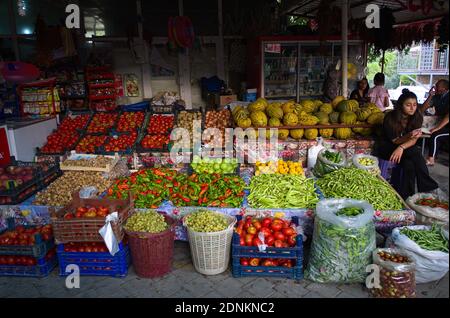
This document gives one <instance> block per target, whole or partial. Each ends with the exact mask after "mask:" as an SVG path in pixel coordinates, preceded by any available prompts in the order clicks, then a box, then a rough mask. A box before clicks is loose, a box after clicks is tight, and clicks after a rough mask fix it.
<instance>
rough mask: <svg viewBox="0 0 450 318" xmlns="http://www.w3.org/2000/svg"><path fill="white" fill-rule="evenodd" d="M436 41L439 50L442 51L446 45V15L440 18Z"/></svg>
mask: <svg viewBox="0 0 450 318" xmlns="http://www.w3.org/2000/svg"><path fill="white" fill-rule="evenodd" d="M437 35H438V38H437V43H438V44H439V52H444V51H445V50H446V49H447V46H448V41H449V40H448V16H445V17H443V18H442V19H441V22H440V23H439V26H438V28H437Z"/></svg>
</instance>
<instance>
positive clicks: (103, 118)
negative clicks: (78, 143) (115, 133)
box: [87, 113, 119, 134]
mask: <svg viewBox="0 0 450 318" xmlns="http://www.w3.org/2000/svg"><path fill="white" fill-rule="evenodd" d="M118 116H119V115H118V114H117V113H97V114H95V115H94V117H92V120H91V122H90V124H89V126H88V128H87V132H88V134H93V133H106V132H108V131H109V130H110V129H111V128H112V127H113V126H114V124H115V122H116V120H117V117H118Z"/></svg>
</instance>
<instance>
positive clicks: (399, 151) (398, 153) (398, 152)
mask: <svg viewBox="0 0 450 318" xmlns="http://www.w3.org/2000/svg"><path fill="white" fill-rule="evenodd" d="M402 155H403V148H402V147H400V146H399V147H397V148H396V149H395V150H394V152H393V153H392V155H391V158H389V161H392V162H395V163H400V160H402Z"/></svg>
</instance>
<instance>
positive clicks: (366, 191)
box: [316, 168, 403, 211]
mask: <svg viewBox="0 0 450 318" xmlns="http://www.w3.org/2000/svg"><path fill="white" fill-rule="evenodd" d="M316 184H317V186H318V187H319V188H320V190H321V191H322V193H323V194H324V195H325V197H327V198H351V199H356V200H364V201H367V202H369V203H370V204H372V206H373V207H374V209H375V210H381V211H388V210H401V209H402V208H403V204H402V202H401V201H400V199H399V198H398V197H397V195H396V194H395V192H394V191H393V190H392V188H391V187H390V186H389V185H388V184H387V183H385V182H383V181H382V180H381V179H379V178H378V177H376V176H374V175H372V174H371V173H369V172H367V171H364V170H360V169H356V168H342V169H339V170H336V171H333V172H330V173H329V174H327V175H325V176H324V177H322V178H320V179H318V180H317V182H316Z"/></svg>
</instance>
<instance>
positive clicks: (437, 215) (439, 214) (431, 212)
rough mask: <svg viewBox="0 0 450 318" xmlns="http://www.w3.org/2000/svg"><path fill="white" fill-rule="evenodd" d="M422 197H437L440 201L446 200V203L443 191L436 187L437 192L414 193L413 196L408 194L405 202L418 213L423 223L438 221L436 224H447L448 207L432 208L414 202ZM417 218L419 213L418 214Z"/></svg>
mask: <svg viewBox="0 0 450 318" xmlns="http://www.w3.org/2000/svg"><path fill="white" fill-rule="evenodd" d="M424 198H432V199H437V200H439V201H441V202H447V204H448V196H447V194H446V193H445V192H443V191H442V190H440V189H438V191H437V193H416V194H414V195H413V196H410V197H409V198H408V199H407V200H406V203H407V204H408V206H409V207H410V208H411V209H413V210H414V211H416V212H417V213H418V214H420V216H421V218H420V222H421V223H424V224H430V225H431V223H438V224H447V223H448V219H449V218H448V209H444V208H437V207H436V208H432V207H429V206H425V205H420V204H416V202H417V201H418V200H420V199H424ZM418 219H419V215H418Z"/></svg>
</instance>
